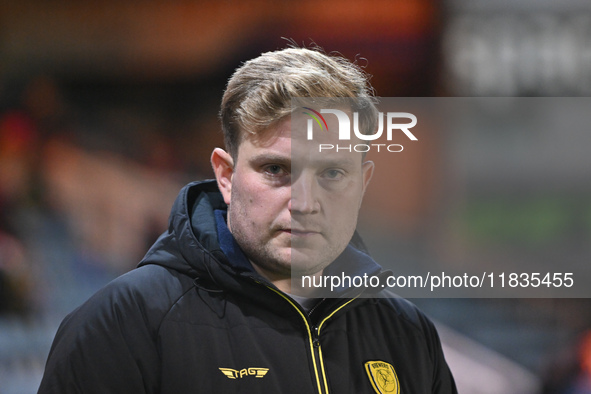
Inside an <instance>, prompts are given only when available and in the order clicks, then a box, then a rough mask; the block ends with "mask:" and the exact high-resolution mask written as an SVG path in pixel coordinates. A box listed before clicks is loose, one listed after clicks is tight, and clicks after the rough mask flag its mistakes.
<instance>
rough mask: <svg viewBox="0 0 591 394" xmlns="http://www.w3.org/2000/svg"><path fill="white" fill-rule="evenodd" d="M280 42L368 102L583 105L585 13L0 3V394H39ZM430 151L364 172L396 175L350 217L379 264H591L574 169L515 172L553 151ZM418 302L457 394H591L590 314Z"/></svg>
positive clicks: (501, 141)
mask: <svg viewBox="0 0 591 394" xmlns="http://www.w3.org/2000/svg"><path fill="white" fill-rule="evenodd" d="M283 37H285V38H289V39H292V40H294V41H295V42H296V43H298V44H300V45H311V44H313V43H316V44H318V45H319V46H321V47H323V48H324V49H325V50H326V51H327V52H331V51H338V52H340V53H341V54H343V55H344V56H345V57H347V58H349V59H357V61H358V62H359V64H361V65H363V66H364V67H365V69H366V71H367V72H368V73H369V74H371V75H373V79H372V83H373V85H374V87H375V88H376V91H377V95H379V96H382V97H447V96H451V97H453V96H504V97H517V96H526V97H536V96H560V97H562V96H577V97H578V96H589V95H590V93H591V4H590V3H589V2H588V1H584V0H563V1H560V2H556V1H551V0H456V1H451V0H447V1H438V0H367V1H364V2H360V1H353V0H326V1H308V0H303V1H298V2H296V1H287V0H283V1H262V0H258V1H230V0H224V1H216V2H214V1H209V2H206V1H149V2H147V1H138V0H136V1H127V2H119V1H113V0H100V1H94V2H73V1H65V0H52V1H33V0H25V1H20V2H16V1H10V0H5V1H2V2H0V394H12V393H19V394H20V393H34V392H36V390H37V387H38V384H39V382H40V379H41V376H42V372H43V367H44V363H45V359H46V357H47V353H48V351H49V347H50V345H51V340H52V338H53V335H54V333H55V331H56V329H57V326H58V324H59V322H60V321H61V319H63V317H64V316H65V314H67V313H68V312H70V311H71V310H72V309H73V308H75V307H76V306H77V305H79V304H80V303H81V302H83V301H84V300H85V299H86V298H87V297H88V296H90V295H91V294H92V293H94V292H95V291H96V290H97V289H98V288H100V287H101V286H103V285H104V284H105V283H107V282H108V281H109V280H111V279H112V278H114V277H115V276H117V275H119V274H121V273H123V272H126V271H128V270H130V269H132V268H133V267H134V266H135V265H136V264H137V262H138V261H139V259H141V257H142V256H143V254H144V253H145V251H146V250H147V247H148V246H149V245H150V244H151V243H152V242H153V241H154V240H155V238H156V237H157V236H158V235H159V234H160V233H161V232H162V231H163V230H164V229H165V227H166V221H167V217H168V212H169V209H170V206H171V204H172V201H173V200H174V198H175V196H176V193H177V191H178V190H179V188H180V187H181V186H182V185H184V184H185V183H186V182H188V181H191V180H195V179H204V178H210V177H212V173H211V171H210V168H209V154H210V152H211V149H212V148H213V147H215V146H221V145H222V138H221V133H220V131H219V125H218V123H217V119H216V115H217V108H218V105H219V101H220V98H221V94H222V92H223V89H224V85H225V82H226V80H227V78H228V77H229V75H230V74H231V73H232V71H233V70H234V68H236V67H237V65H239V64H240V63H241V62H242V61H244V60H247V59H249V58H252V57H254V56H257V55H258V54H260V53H261V52H264V51H268V50H274V49H278V48H282V47H285V45H286V43H287V42H286V40H285V39H283ZM464 137H465V136H464ZM466 141H469V142H466ZM540 141H541V142H540ZM545 141H546V142H545ZM580 141H585V138H583V139H582V140H581V139H579V140H577V139H574V140H573V141H572V142H571V145H569V143H568V142H567V143H566V144H565V145H563V146H562V147H563V149H565V150H566V153H565V152H562V153H563V154H564V156H563V157H567V158H568V157H569V155H568V150H569V149H572V150H573V151H575V150H576V151H577V152H579V151H580V150H581V145H580ZM422 142H424V143H422V144H420V146H418V145H417V148H416V149H414V150H412V151H409V152H405V155H404V156H398V157H397V158H391V159H389V158H381V157H380V158H379V159H378V158H376V161H381V162H379V163H378V165H379V167H378V168H392V169H393V170H386V171H382V172H380V171H378V172H377V173H376V179H374V180H373V187H374V190H375V189H376V185H379V189H378V190H379V193H375V192H374V193H372V194H369V195H368V196H367V201H366V204H365V208H364V217H365V218H366V219H365V220H366V221H367V223H370V224H371V225H369V226H367V225H366V226H365V227H366V228H368V229H369V230H368V231H369V233H366V234H364V236H365V237H366V238H367V239H368V240H369V241H370V242H369V243H370V246H371V247H372V249H373V251H374V252H375V254H376V256H379V258H382V256H384V257H385V258H392V256H393V255H394V256H395V258H396V259H400V260H405V261H410V262H415V263H416V264H423V265H428V264H429V262H431V261H436V260H443V259H445V260H447V261H453V260H458V261H459V260H462V261H469V260H471V259H472V260H474V261H479V264H482V265H483V267H485V268H487V269H488V270H489V271H492V270H494V268H495V267H498V264H500V263H502V264H503V265H502V266H514V267H519V266H520V264H523V263H524V262H530V264H535V263H536V262H538V261H543V262H545V263H546V264H549V265H554V266H556V267H561V266H563V265H564V264H565V263H568V262H570V261H577V262H579V263H580V264H588V263H589V262H591V247H590V241H591V198H590V197H591V179H589V168H591V165H590V164H591V163H590V162H589V160H586V156H584V155H583V156H581V155H574V156H573V157H571V158H570V159H569V160H566V161H562V160H554V161H549V162H548V163H550V164H549V165H537V163H547V162H546V161H544V160H542V161H540V160H539V157H538V158H537V161H536V160H535V158H532V156H536V151H534V152H533V153H531V154H530V157H529V159H528V158H523V161H520V160H519V159H515V158H516V157H517V158H519V157H520V156H519V152H520V149H526V148H527V147H531V145H532V144H533V143H537V144H538V145H536V146H537V147H538V148H539V149H540V150H539V154H540V155H542V154H549V153H548V152H551V151H552V150H551V149H550V147H549V146H548V145H547V144H551V143H552V139H551V138H550V139H547V140H544V139H542V140H540V136H539V135H538V134H536V133H529V134H528V133H517V134H515V133H512V132H511V130H509V131H507V132H506V133H486V132H483V133H481V134H478V133H477V134H476V135H473V136H471V137H470V138H469V139H468V140H466V139H465V138H463V136H462V135H437V136H434V137H433V138H431V139H430V140H429V141H426V140H425V141H422ZM545 144H546V145H545ZM589 148H591V146H589ZM495 150H496V152H499V151H512V152H516V156H515V155H514V156H512V157H513V159H514V160H513V161H510V163H509V164H510V165H509V166H508V165H507V163H508V162H507V157H506V156H504V155H502V154H494V152H495ZM491 152H492V153H491ZM482 157H486V158H487V159H486V160H481V159H482ZM388 160H392V162H388ZM383 225H387V226H388V227H387V228H388V231H387V232H386V233H385V232H384V231H379V232H376V233H371V229H372V228H373V229H380V228H383ZM379 258H378V260H379ZM485 270H486V269H485ZM557 270H560V268H557ZM414 301H415V302H416V303H417V304H419V305H420V306H421V307H422V308H423V309H424V310H425V311H426V312H427V313H428V314H430V315H431V316H432V317H433V318H434V319H435V320H436V321H437V322H438V324H439V325H440V331H441V335H442V339H443V341H444V346H445V348H446V352H447V356H448V359H449V362H450V364H451V367H452V369H453V371H454V374H455V376H456V379H457V381H458V386H459V388H460V392H463V393H483V394H484V393H491V394H492V393H588V392H591V377H590V376H591V340H590V339H589V338H590V337H589V334H588V331H587V330H589V329H590V328H591V308H590V307H591V302H589V300H588V299H501V298H499V299H466V298H463V299H416V300H414ZM568 390H570V391H568ZM577 390H578V391H577Z"/></svg>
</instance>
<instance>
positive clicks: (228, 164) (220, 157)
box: [211, 148, 234, 205]
mask: <svg viewBox="0 0 591 394" xmlns="http://www.w3.org/2000/svg"><path fill="white" fill-rule="evenodd" d="M211 166H212V167H213V172H214V173H215V179H216V180H217V182H218V188H219V189H220V192H222V196H223V197H224V202H225V203H226V204H228V205H230V195H231V194H232V175H234V160H233V159H232V156H231V155H230V154H229V153H228V152H226V151H225V150H223V149H221V148H215V149H214V150H213V152H212V153H211Z"/></svg>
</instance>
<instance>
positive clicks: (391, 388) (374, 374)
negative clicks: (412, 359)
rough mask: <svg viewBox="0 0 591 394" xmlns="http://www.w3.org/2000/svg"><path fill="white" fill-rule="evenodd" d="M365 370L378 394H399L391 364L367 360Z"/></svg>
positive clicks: (396, 379)
mask: <svg viewBox="0 0 591 394" xmlns="http://www.w3.org/2000/svg"><path fill="white" fill-rule="evenodd" d="M365 371H366V372H367V376H368V377H369V381H370V382H371V385H372V387H373V388H374V390H375V391H376V393H378V394H400V383H399V382H398V376H397V375H396V371H395V370H394V367H393V366H392V364H388V363H387V362H384V361H368V362H366V363H365Z"/></svg>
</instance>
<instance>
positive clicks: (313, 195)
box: [289, 174, 320, 214]
mask: <svg viewBox="0 0 591 394" xmlns="http://www.w3.org/2000/svg"><path fill="white" fill-rule="evenodd" d="M317 189H318V185H317V184H316V182H315V179H314V176H313V175H312V174H300V176H298V177H297V179H295V180H294V181H293V183H292V185H291V198H290V200H289V210H290V211H291V212H292V213H303V214H311V213H316V212H318V211H319V210H320V202H319V200H318V195H317V192H318V190H317Z"/></svg>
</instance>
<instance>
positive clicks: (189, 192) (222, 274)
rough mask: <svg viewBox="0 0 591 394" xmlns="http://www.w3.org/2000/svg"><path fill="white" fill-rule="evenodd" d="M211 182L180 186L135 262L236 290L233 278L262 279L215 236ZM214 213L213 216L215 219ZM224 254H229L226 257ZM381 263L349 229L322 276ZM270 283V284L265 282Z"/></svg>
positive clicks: (228, 240)
mask: <svg viewBox="0 0 591 394" xmlns="http://www.w3.org/2000/svg"><path fill="white" fill-rule="evenodd" d="M227 208H228V207H227V205H226V204H225V202H224V200H223V197H222V195H221V193H220V191H219V189H218V187H217V183H216V181H215V180H207V181H201V182H192V183H190V184H188V185H186V186H185V187H183V189H181V191H180V193H179V195H178V197H177V199H176V201H175V202H174V204H173V207H172V210H171V214H170V218H169V225H168V230H167V231H166V232H165V233H163V234H162V235H161V236H160V237H159V238H158V240H157V241H156V242H155V244H154V245H153V246H152V247H151V248H150V250H149V251H148V252H147V254H146V256H145V257H144V259H143V260H142V261H141V262H140V264H139V266H143V265H147V264H156V265H160V266H163V267H166V268H169V269H172V270H175V271H178V272H180V273H182V274H185V275H188V276H190V277H192V278H208V279H210V280H212V281H213V282H214V283H220V282H221V283H224V286H223V287H224V288H227V287H228V285H230V286H229V287H234V285H235V286H236V287H237V288H240V286H241V285H240V284H239V283H237V282H236V283H233V284H234V285H232V284H229V283H228V281H230V282H235V281H236V280H237V279H238V277H251V278H254V279H255V280H256V281H259V282H266V280H265V279H263V278H262V277H261V276H260V275H258V274H257V273H256V272H255V271H254V269H253V268H252V266H251V265H250V263H249V262H248V259H246V257H245V256H244V254H243V253H242V251H241V250H240V248H239V246H238V245H237V244H236V242H235V241H234V239H233V237H232V236H231V235H229V234H230V233H229V230H227V227H226V228H225V232H226V233H227V234H228V235H227V236H226V235H225V234H222V237H221V239H220V236H219V234H221V233H222V232H223V231H222V230H223V229H220V221H222V223H224V224H223V226H224V227H225V221H223V219H220V217H221V215H225V212H226V211H227ZM216 216H217V219H216ZM228 256H229V257H230V258H228ZM381 270H382V269H381V267H380V266H379V265H378V264H377V263H376V262H375V261H374V260H373V259H372V258H371V257H370V256H369V254H368V253H367V248H366V247H365V245H364V243H363V241H362V239H361V237H360V236H359V235H358V234H357V232H355V235H354V236H353V238H352V240H351V242H350V244H349V246H348V247H347V248H346V249H345V251H344V252H343V253H342V254H341V255H340V256H339V257H338V258H337V259H336V260H335V262H333V263H332V264H331V265H330V266H329V267H327V268H326V269H325V274H332V273H340V272H345V273H347V274H349V275H357V274H361V275H363V274H368V275H376V274H378V273H379V272H381ZM269 284H270V283H269Z"/></svg>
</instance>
